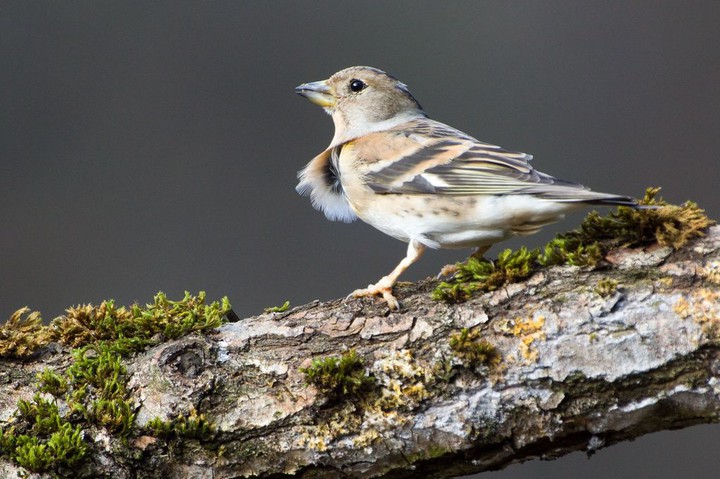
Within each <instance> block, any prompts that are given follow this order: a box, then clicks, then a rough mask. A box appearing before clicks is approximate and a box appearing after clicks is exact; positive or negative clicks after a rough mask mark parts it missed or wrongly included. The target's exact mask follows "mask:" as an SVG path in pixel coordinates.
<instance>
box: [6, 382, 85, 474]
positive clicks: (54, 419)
mask: <svg viewBox="0 0 720 479" xmlns="http://www.w3.org/2000/svg"><path fill="white" fill-rule="evenodd" d="M17 415H18V426H17V427H15V426H14V427H12V428H10V429H8V430H6V431H2V432H0V451H2V453H3V454H6V455H8V456H9V457H10V458H11V459H12V460H13V461H15V462H16V463H17V464H19V465H20V466H22V467H24V468H26V469H28V470H29V471H32V472H47V471H52V470H55V469H57V468H58V467H64V468H67V467H71V466H73V465H75V464H76V463H78V462H79V461H80V460H82V459H83V457H85V455H86V454H87V452H88V449H87V446H86V444H85V443H84V441H83V437H82V427H81V426H79V425H73V424H71V423H70V422H69V421H68V420H67V418H65V417H63V416H61V415H60V412H59V409H58V406H57V404H56V403H55V401H54V400H53V401H49V400H46V399H44V398H43V397H42V396H40V394H36V395H35V396H34V397H33V399H32V400H31V401H25V400H20V401H18V414H17ZM19 428H22V429H23V430H24V431H25V433H19V432H18V429H19Z"/></svg>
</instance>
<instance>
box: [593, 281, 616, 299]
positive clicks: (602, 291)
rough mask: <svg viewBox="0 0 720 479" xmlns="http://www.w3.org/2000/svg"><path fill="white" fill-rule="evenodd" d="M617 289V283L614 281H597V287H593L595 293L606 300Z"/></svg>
mask: <svg viewBox="0 0 720 479" xmlns="http://www.w3.org/2000/svg"><path fill="white" fill-rule="evenodd" d="M617 289H618V282H617V281H615V280H614V279H609V278H606V279H602V280H600V281H598V284H597V286H596V287H595V292H596V293H597V294H598V295H599V296H602V297H603V298H606V297H608V296H611V295H613V294H615V292H616V291H617Z"/></svg>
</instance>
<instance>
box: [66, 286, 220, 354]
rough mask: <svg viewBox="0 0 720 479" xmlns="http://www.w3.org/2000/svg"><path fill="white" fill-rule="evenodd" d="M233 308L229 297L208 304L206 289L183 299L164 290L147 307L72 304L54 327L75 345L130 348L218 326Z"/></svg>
mask: <svg viewBox="0 0 720 479" xmlns="http://www.w3.org/2000/svg"><path fill="white" fill-rule="evenodd" d="M229 310H230V303H229V301H228V299H227V298H223V299H222V300H221V301H220V302H217V301H215V302H213V303H211V304H205V292H203V291H201V292H200V293H198V295H197V296H193V295H191V294H190V293H189V292H187V291H186V292H185V296H184V297H183V299H181V300H180V301H171V300H169V299H168V298H167V296H166V295H165V294H164V293H162V292H161V293H158V294H157V295H155V297H154V299H153V303H152V304H148V305H146V306H145V307H142V306H140V305H137V304H135V305H133V306H131V307H130V308H125V307H119V308H118V307H116V306H115V302H114V301H112V300H109V301H103V302H102V303H100V305H99V306H93V305H91V304H85V305H81V306H76V307H73V308H69V309H68V310H67V314H66V315H65V316H61V317H60V318H58V319H56V320H55V321H53V324H52V327H53V328H54V329H56V330H57V335H58V337H59V340H60V341H61V342H62V343H64V344H67V345H68V346H71V347H81V346H84V345H87V344H90V343H95V342H98V341H116V342H121V343H122V346H124V347H125V348H126V349H127V350H128V352H129V351H132V350H140V349H143V348H144V347H147V346H149V345H152V344H159V343H161V342H163V341H167V340H171V339H177V338H179V337H181V336H184V335H186V334H189V333H192V332H194V331H202V330H206V329H211V328H215V327H218V326H220V325H221V324H222V323H223V321H224V319H223V318H224V316H225V314H226V313H227V312H228V311H229Z"/></svg>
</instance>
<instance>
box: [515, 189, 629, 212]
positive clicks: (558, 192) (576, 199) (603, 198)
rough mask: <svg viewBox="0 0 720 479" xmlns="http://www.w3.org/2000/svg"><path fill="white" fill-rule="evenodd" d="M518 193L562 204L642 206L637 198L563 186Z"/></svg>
mask: <svg viewBox="0 0 720 479" xmlns="http://www.w3.org/2000/svg"><path fill="white" fill-rule="evenodd" d="M518 193H521V194H530V195H534V196H536V197H538V198H543V199H546V200H552V201H558V202H562V203H585V204H588V205H600V206H613V205H620V206H631V207H634V208H637V207H639V206H640V205H638V201H637V200H636V199H635V198H631V197H629V196H622V195H613V194H610V193H600V192H597V191H591V190H589V189H585V188H577V187H575V188H573V187H566V186H562V185H537V186H533V187H530V188H524V189H522V190H519V191H518ZM640 207H641V206H640Z"/></svg>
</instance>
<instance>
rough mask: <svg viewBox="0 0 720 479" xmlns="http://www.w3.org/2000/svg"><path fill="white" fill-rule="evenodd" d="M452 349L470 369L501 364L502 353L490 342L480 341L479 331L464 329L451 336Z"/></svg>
mask: <svg viewBox="0 0 720 479" xmlns="http://www.w3.org/2000/svg"><path fill="white" fill-rule="evenodd" d="M450 349H451V350H452V351H453V353H454V354H455V355H456V356H457V357H458V358H459V359H460V360H461V361H462V362H463V364H464V365H466V366H469V367H477V366H495V365H497V364H498V363H499V362H500V353H498V351H497V349H496V348H495V346H493V345H492V344H490V343H489V342H488V341H485V340H483V339H480V332H479V331H478V330H473V331H470V330H469V329H468V328H463V329H462V330H461V331H460V332H459V333H454V334H453V335H452V336H450Z"/></svg>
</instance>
